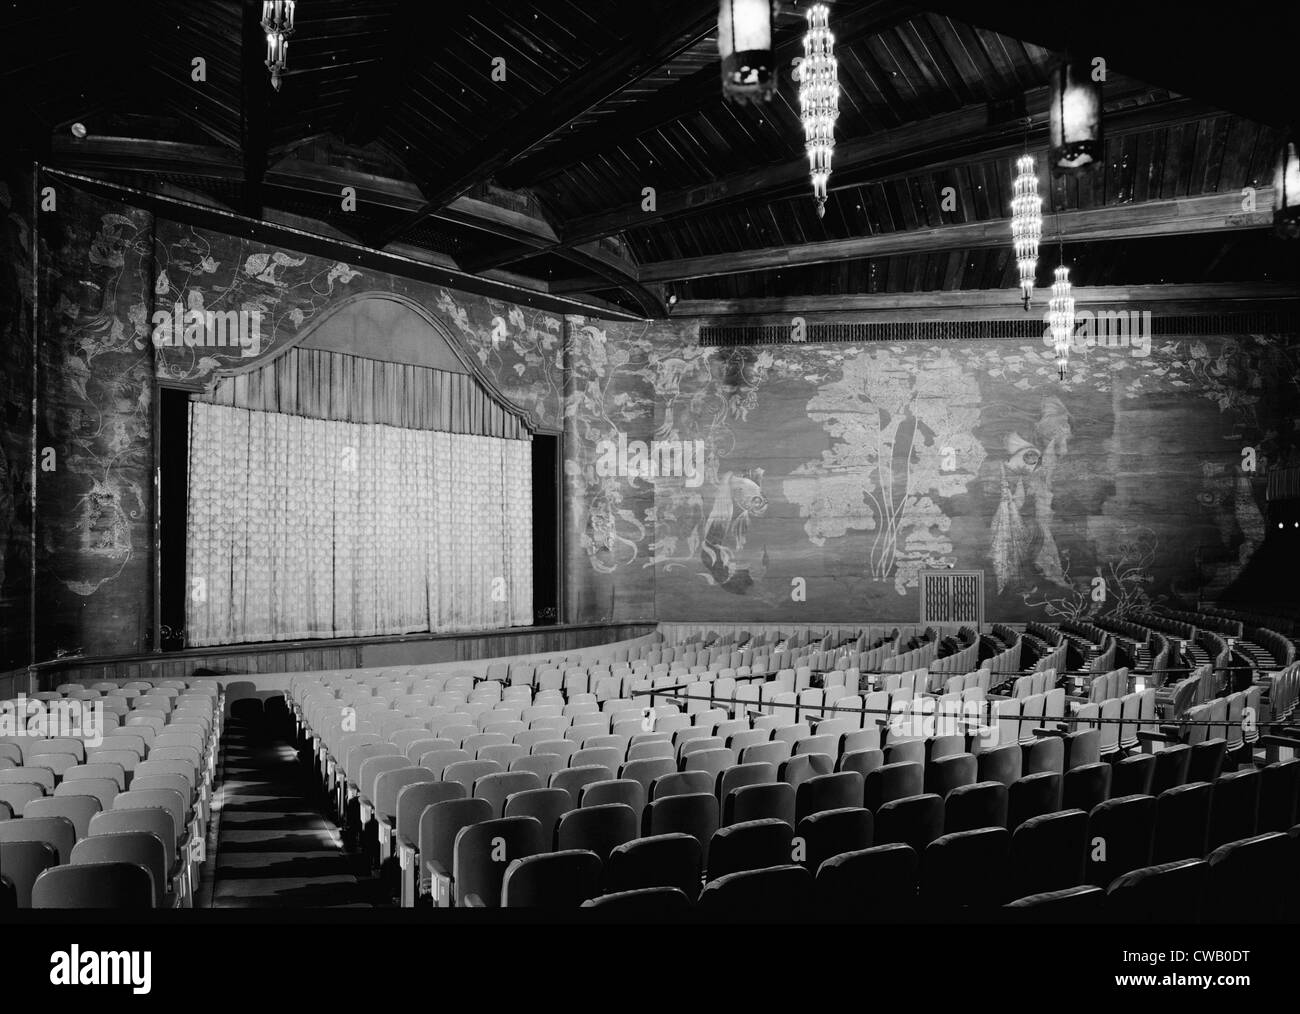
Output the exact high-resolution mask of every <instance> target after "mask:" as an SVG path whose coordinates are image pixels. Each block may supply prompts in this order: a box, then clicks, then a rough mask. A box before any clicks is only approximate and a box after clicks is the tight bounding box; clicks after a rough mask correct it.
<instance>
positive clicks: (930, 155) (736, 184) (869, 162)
mask: <svg viewBox="0 0 1300 1014" xmlns="http://www.w3.org/2000/svg"><path fill="white" fill-rule="evenodd" d="M1149 91H1150V89H1149V88H1147V87H1146V86H1145V85H1138V84H1135V83H1129V84H1126V85H1124V86H1122V87H1119V88H1115V89H1112V90H1111V91H1110V92H1109V93H1108V96H1107V98H1108V100H1109V101H1112V102H1114V101H1125V100H1128V99H1132V98H1135V97H1137V96H1140V95H1144V94H1147V93H1149ZM1048 103H1049V93H1048V90H1047V89H1046V88H1035V89H1033V90H1032V91H1030V92H1028V93H1027V94H1026V97H1025V105H1024V109H1023V111H1022V110H1020V109H1019V108H1016V107H1014V106H1011V105H1007V104H993V103H983V102H981V103H976V104H973V105H969V106H964V107H962V108H961V109H958V110H955V111H954V112H951V113H943V114H941V115H939V116H933V117H930V118H928V119H925V120H921V121H920V122H917V123H909V124H906V125H905V126H902V127H896V128H894V129H893V130H886V131H882V132H880V133H878V134H873V135H871V136H870V137H860V138H855V139H854V140H852V141H847V142H843V143H841V144H839V145H837V146H836V149H835V172H834V174H833V175H832V176H831V189H832V190H833V191H835V190H843V189H846V188H848V187H852V186H862V185H864V184H867V183H875V182H880V181H881V180H884V179H888V178H890V177H893V176H898V175H905V174H909V173H923V172H932V171H938V170H941V169H943V168H946V167H948V166H949V165H950V164H952V163H954V162H957V161H960V162H962V163H966V162H969V161H970V160H971V158H973V157H976V156H980V155H987V156H989V157H999V156H1000V155H1003V154H1006V153H1007V152H1008V151H1011V150H1013V149H1018V148H1019V146H1020V145H1021V144H1022V143H1023V139H1024V133H1025V128H1024V119H1023V117H1024V116H1026V115H1028V116H1030V117H1032V118H1033V120H1034V126H1033V127H1032V128H1031V130H1030V134H1029V140H1030V143H1031V144H1041V143H1042V142H1043V140H1044V139H1045V138H1046V133H1047V132H1046V126H1045V119H1046V116H1047V109H1048ZM1209 112H1211V110H1209V109H1208V108H1207V107H1204V106H1201V105H1199V104H1197V103H1191V102H1187V101H1186V100H1182V99H1171V100H1166V101H1164V102H1155V103H1148V104H1144V105H1141V106H1132V107H1128V108H1124V109H1118V110H1115V111H1113V112H1111V113H1110V114H1109V115H1108V118H1107V123H1108V125H1109V130H1110V133H1111V135H1112V136H1114V135H1115V134H1118V133H1121V132H1125V131H1128V130H1142V129H1147V128H1149V127H1151V126H1154V125H1156V124H1158V123H1164V122H1169V121H1173V120H1175V119H1198V118H1200V117H1202V116H1204V115H1206V114H1207V113H1209ZM804 193H810V190H809V183H808V163H807V161H806V160H805V159H802V158H799V159H795V160H793V161H790V162H784V163H781V164H779V165H769V166H762V167H759V168H757V169H749V170H745V171H744V172H739V173H733V174H732V175H730V176H724V177H722V178H721V179H717V180H712V181H710V182H708V183H701V184H699V185H698V186H693V187H686V188H684V189H682V190H672V191H667V192H660V193H659V194H657V195H656V210H654V211H642V210H641V195H640V192H639V191H638V192H637V194H636V195H635V200H632V199H631V198H629V200H628V201H627V202H626V203H625V204H624V205H622V206H621V207H619V208H616V209H610V210H608V211H603V212H598V213H596V214H592V215H586V216H584V217H582V218H578V219H574V220H572V221H570V222H568V223H566V224H565V226H564V228H563V230H562V231H563V233H564V242H566V243H585V242H587V241H589V240H592V239H597V238H599V237H602V236H610V235H613V234H615V233H619V232H622V231H624V230H626V229H631V228H636V227H638V226H645V225H652V224H654V223H656V222H661V221H664V220H666V219H671V218H676V217H678V216H680V215H685V214H690V213H694V212H698V211H701V210H703V209H705V208H712V207H723V206H726V205H728V204H735V203H740V202H748V203H752V202H755V201H760V200H763V201H773V200H780V199H782V198H786V197H796V196H799V195H802V194H804ZM809 199H810V200H811V197H810V198H809Z"/></svg>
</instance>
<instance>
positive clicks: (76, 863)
mask: <svg viewBox="0 0 1300 1014" xmlns="http://www.w3.org/2000/svg"><path fill="white" fill-rule="evenodd" d="M66 689H67V690H68V691H69V693H68V696H63V695H59V696H57V697H55V696H51V695H50V694H44V695H42V697H41V701H42V704H43V705H44V706H45V707H47V708H53V709H60V710H61V709H62V705H60V704H59V703H57V702H61V701H62V702H68V701H77V702H79V703H80V704H83V705H84V704H87V703H89V704H91V705H92V706H93V705H94V704H96V703H97V702H98V700H99V698H98V697H96V696H95V694H96V693H98V692H104V693H109V694H111V693H113V692H114V691H115V690H117V688H116V687H115V686H105V685H99V686H96V687H91V688H84V687H81V686H79V685H76V686H70V687H68V688H66ZM87 689H89V691H91V692H90V693H82V692H80V691H85V690H87ZM123 689H125V688H123ZM132 689H133V690H139V691H142V692H141V693H139V694H138V695H137V696H135V697H132V698H131V699H130V700H131V702H132V703H133V704H134V705H135V707H134V708H132V709H131V710H130V711H128V713H127V715H126V721H125V724H123V725H120V726H119V725H113V726H112V727H110V728H107V729H105V730H102V731H103V735H102V739H101V737H100V736H98V735H95V734H94V733H95V730H93V729H87V730H85V732H86V734H85V736H83V737H73V736H63V737H57V738H44V739H42V738H36V737H33V736H31V735H27V736H13V737H6V738H3V739H0V849H3V862H0V866H3V868H5V869H6V870H7V871H9V872H10V874H11V875H12V877H11V879H12V880H13V882H14V886H15V895H16V898H15V900H16V903H17V904H18V905H19V906H20V907H29V906H30V907H134V906H135V905H136V904H137V903H139V904H140V906H141V907H173V906H190V905H192V903H193V896H194V885H195V882H196V877H197V865H198V863H200V862H201V861H202V849H201V845H202V842H203V841H204V840H205V838H206V830H207V818H208V805H209V802H210V798H211V797H210V794H211V789H212V778H213V776H214V773H215V758H216V748H217V741H218V738H219V736H220V725H221V717H220V716H221V707H222V705H221V696H222V694H221V689H220V687H219V685H217V684H216V682H215V681H204V680H198V681H195V683H194V685H192V686H188V687H180V686H177V685H176V684H175V681H173V682H172V683H171V685H169V686H166V687H162V686H161V685H160V686H159V687H158V688H152V689H151V690H150V691H149V692H143V688H142V687H139V686H137V687H134V688H132ZM159 690H161V691H164V692H161V693H160V692H159ZM47 716H48V713H47ZM39 720H40V719H39V718H38V717H37V716H32V717H31V718H30V719H29V721H30V722H32V723H35V722H37V721H39ZM46 720H47V721H48V720H49V719H48V717H47V719H46ZM30 727H31V726H29V728H30ZM123 867H125V869H124V868H123ZM140 868H143V869H144V870H146V871H147V878H146V879H147V884H148V889H147V891H141V889H140V888H141V884H142V880H141V878H140V875H139V871H140Z"/></svg>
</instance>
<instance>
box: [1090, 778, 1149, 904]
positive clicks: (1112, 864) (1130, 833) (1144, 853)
mask: <svg viewBox="0 0 1300 1014" xmlns="http://www.w3.org/2000/svg"><path fill="white" fill-rule="evenodd" d="M1155 824H1156V801H1155V798H1154V797H1153V796H1120V797H1119V798H1118V799H1108V800H1106V802H1104V803H1100V804H1098V805H1097V806H1096V807H1095V808H1094V809H1093V811H1092V813H1091V814H1089V815H1088V840H1089V852H1088V873H1087V881H1088V883H1090V884H1094V885H1096V886H1097V887H1109V886H1110V884H1111V883H1112V882H1114V881H1115V880H1116V879H1117V878H1118V877H1121V876H1123V875H1124V874H1125V873H1128V872H1130V871H1131V870H1136V869H1140V868H1141V867H1143V866H1149V865H1150V864H1151V853H1152V850H1153V847H1154V844H1155ZM1098 839H1100V840H1101V842H1100V845H1098V844H1097V842H1098Z"/></svg>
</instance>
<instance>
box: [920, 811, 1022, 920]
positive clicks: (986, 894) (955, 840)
mask: <svg viewBox="0 0 1300 1014" xmlns="http://www.w3.org/2000/svg"><path fill="white" fill-rule="evenodd" d="M1010 853H1011V835H1010V833H1009V832H1008V831H1007V829H1006V828H1004V827H984V828H979V829H977V830H974V831H957V832H954V833H953V834H945V835H941V836H940V837H938V838H936V839H935V840H934V841H932V842H931V843H930V844H929V845H928V846H927V847H926V849H925V852H924V854H923V855H922V857H921V901H922V902H923V903H924V904H925V906H926V910H927V912H932V913H933V912H938V913H942V912H951V911H955V910H960V909H976V910H986V909H992V908H996V907H997V906H999V905H1001V904H1002V903H1003V902H1004V901H1006V900H1007V892H1008V885H1007V876H1006V867H1007V859H1008V857H1009V855H1010Z"/></svg>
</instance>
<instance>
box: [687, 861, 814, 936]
mask: <svg viewBox="0 0 1300 1014" xmlns="http://www.w3.org/2000/svg"><path fill="white" fill-rule="evenodd" d="M812 888H813V878H812V875H811V874H809V872H808V871H807V870H805V869H804V868H803V867H802V866H795V865H787V866H774V867H771V868H769V869H763V870H746V871H744V872H740V873H729V874H727V875H726V876H723V877H719V878H717V879H716V880H711V881H709V882H708V883H707V884H705V885H704V890H703V891H701V892H700V898H699V901H698V902H696V908H695V910H696V912H698V913H699V915H701V916H703V917H704V918H708V919H721V920H725V921H746V922H749V921H754V920H764V921H777V922H793V921H797V920H799V919H802V918H804V917H805V916H806V914H807V912H808V908H809V905H810V903H811V901H812Z"/></svg>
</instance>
